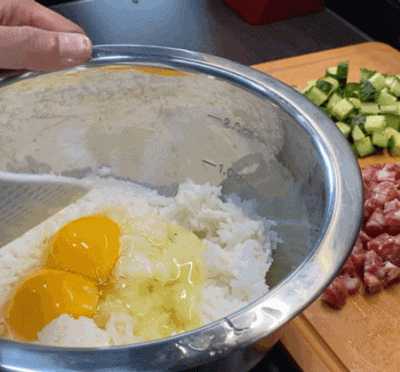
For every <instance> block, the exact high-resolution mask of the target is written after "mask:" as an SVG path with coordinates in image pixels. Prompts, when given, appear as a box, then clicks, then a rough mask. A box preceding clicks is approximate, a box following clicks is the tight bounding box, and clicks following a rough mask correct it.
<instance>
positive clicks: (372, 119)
mask: <svg viewBox="0 0 400 372" xmlns="http://www.w3.org/2000/svg"><path fill="white" fill-rule="evenodd" d="M385 128H386V119H385V116H383V115H370V116H367V118H366V119H365V124H364V130H365V132H367V133H368V134H371V133H373V132H376V131H380V130H383V129H385Z"/></svg>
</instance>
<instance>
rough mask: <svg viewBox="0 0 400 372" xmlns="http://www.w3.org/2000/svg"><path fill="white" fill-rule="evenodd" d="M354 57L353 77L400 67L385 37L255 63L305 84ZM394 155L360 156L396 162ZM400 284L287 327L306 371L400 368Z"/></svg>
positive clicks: (288, 340) (311, 311)
mask: <svg viewBox="0 0 400 372" xmlns="http://www.w3.org/2000/svg"><path fill="white" fill-rule="evenodd" d="M344 60H347V61H349V63H350V80H358V79H359V69H360V67H366V68H369V69H376V70H379V71H381V72H385V73H392V74H399V73H400V53H399V52H398V51H397V50H395V49H393V48H391V47H389V46H388V45H385V44H382V43H376V42H371V43H363V44H358V45H353V46H348V47H344V48H339V49H333V50H328V51H324V52H319V53H313V54H308V55H303V56H299V57H293V58H289V59H284V60H278V61H273V62H268V63H264V64H260V65H256V66H254V67H255V68H257V69H259V70H262V71H264V72H266V73H268V74H270V75H272V76H274V77H276V78H278V79H280V80H282V81H284V82H285V83H287V84H289V85H294V86H297V87H304V85H305V83H306V82H307V81H308V80H313V79H317V78H319V77H321V76H322V75H323V74H324V73H325V69H326V68H327V67H329V66H334V65H335V64H337V63H338V62H341V61H344ZM395 161H397V159H394V158H391V157H390V156H388V155H379V156H372V157H369V158H366V159H362V160H361V161H360V165H361V166H365V165H368V164H372V163H381V162H395ZM399 323H400V285H398V286H394V287H392V288H389V289H388V290H386V291H383V292H382V293H379V294H377V295H373V296H364V295H361V294H359V295H356V296H352V297H350V298H349V299H348V303H347V304H346V306H345V307H344V308H343V309H342V310H341V311H336V310H332V309H330V308H328V307H327V306H325V305H324V304H323V303H322V302H321V301H320V300H317V301H316V302H314V303H313V304H312V305H311V306H310V307H309V308H307V309H306V310H305V311H304V312H303V313H302V314H301V315H300V316H298V317H297V318H296V319H294V320H293V321H292V322H291V323H290V324H289V325H288V326H287V328H286V332H285V334H284V336H283V338H282V341H283V343H284V344H285V346H286V348H287V349H288V350H289V352H290V353H291V354H292V355H293V357H294V358H295V359H296V361H297V363H298V364H299V366H300V367H301V368H303V370H304V371H306V372H309V371H310V372H314V371H315V372H325V371H354V372H386V371H388V372H396V371H400V324H399Z"/></svg>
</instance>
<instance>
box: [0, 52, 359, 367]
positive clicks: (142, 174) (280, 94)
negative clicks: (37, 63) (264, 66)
mask: <svg viewBox="0 0 400 372" xmlns="http://www.w3.org/2000/svg"><path fill="white" fill-rule="evenodd" d="M150 66H153V67H150ZM154 67H156V68H154ZM158 68H168V69H169V70H163V69H158ZM1 85H2V88H1V89H0V149H1V154H2V156H1V158H0V169H1V170H7V171H14V172H15V171H16V172H33V173H48V172H55V173H59V174H63V175H70V176H76V177H81V176H84V175H85V174H87V173H91V172H93V171H95V170H97V169H103V170H104V169H105V168H104V167H106V168H107V169H108V170H110V171H111V173H112V174H113V175H114V176H115V177H121V178H124V179H130V180H132V181H135V182H138V183H141V184H144V185H147V186H150V187H152V188H156V189H158V190H159V191H160V192H162V193H165V194H171V193H174V191H175V190H176V186H177V184H178V183H179V182H182V181H184V180H186V179H187V178H191V179H192V180H194V181H196V182H211V183H213V184H216V185H221V186H222V190H223V193H224V195H227V194H231V193H235V194H238V195H239V196H240V197H241V198H243V199H252V200H255V201H256V203H257V211H258V214H259V215H261V216H265V217H267V218H269V219H272V220H275V221H276V222H277V225H276V231H277V232H278V233H279V234H280V236H281V238H282V243H280V244H279V249H278V250H277V251H276V253H275V256H274V259H275V262H274V264H273V266H272V269H271V271H270V272H269V273H268V275H267V281H268V283H269V284H270V285H271V287H272V290H271V291H270V292H269V293H267V294H266V295H265V296H263V297H262V298H260V299H258V300H257V301H255V302H254V303H252V304H249V305H248V306H247V307H246V308H244V309H242V310H240V311H239V312H237V313H235V314H232V315H231V316H229V317H227V318H225V319H222V320H220V321H217V322H214V323H212V324H211V325H207V326H205V327H203V328H201V329H199V330H195V331H193V332H190V333H187V334H184V335H179V336H176V337H172V338H169V339H166V340H160V341H157V342H151V343H146V344H142V345H132V346H123V347H113V348H106V349H87V350H83V349H80V350H77V349H58V348H46V347H41V346H33V345H26V344H20V343H14V342H9V341H5V340H3V341H1V342H0V360H1V365H2V366H3V367H6V366H19V367H21V368H32V365H34V366H35V368H37V369H38V370H46V369H51V368H52V367H55V366H57V367H58V368H64V367H65V368H77V369H82V370H88V369H91V368H100V367H101V368H104V369H107V368H111V367H120V368H121V370H124V369H125V368H128V366H129V367H130V368H132V369H133V370H159V369H161V368H164V369H166V368H171V369H180V368H186V367H188V366H191V365H196V364H200V363H204V362H205V361H209V360H212V359H214V358H218V357H221V356H222V355H225V354H226V353H228V352H229V351H230V350H232V349H234V348H237V347H241V346H244V345H248V344H251V343H252V342H254V341H256V340H257V339H259V338H260V337H263V336H266V335H268V334H270V333H272V332H273V331H275V330H277V329H279V328H280V327H281V326H282V325H283V324H284V323H285V322H287V321H288V320H289V319H290V318H292V317H293V316H295V315H296V314H297V313H298V312H299V311H301V310H302V309H303V308H304V307H305V306H306V305H307V304H309V303H310V302H311V301H312V300H313V299H315V298H316V296H318V294H319V293H320V292H321V290H322V289H323V288H324V287H325V286H326V285H327V283H328V282H329V281H330V280H331V278H332V277H333V275H334V274H335V273H336V271H337V270H338V268H339V267H340V265H341V264H342V262H343V260H344V259H345V257H346V255H347V254H348V252H349V249H350V248H351V246H352V243H353V240H354V238H355V236H356V234H357V231H358V228H359V222H360V218H361V198H362V188H361V181H360V175H359V170H358V166H357V164H356V161H355V160H354V157H353V156H352V154H351V151H350V149H349V147H348V145H347V144H346V142H345V140H343V138H342V137H341V135H340V134H339V133H338V131H337V130H336V129H335V128H334V126H333V125H332V123H331V122H330V121H329V120H328V119H327V118H326V117H325V116H324V115H323V114H322V113H321V112H320V111H319V110H318V109H316V108H315V107H314V106H313V105H312V104H311V103H310V102H308V101H307V100H306V99H305V98H303V97H302V96H301V95H299V94H298V93H296V92H295V91H294V90H293V89H291V88H289V87H287V86H286V85H284V84H282V83H280V82H278V81H276V80H275V79H273V78H271V77H269V76H267V75H264V74H262V73H260V72H257V71H255V70H252V69H250V68H247V67H244V66H240V65H238V64H235V63H232V62H229V61H226V60H223V59H220V58H217V57H211V56H207V55H203V54H199V53H193V52H188V51H183V50H174V49H166V48H158V47H145V46H99V47H96V49H95V53H94V58H93V60H92V61H91V62H90V63H89V64H88V65H86V66H82V67H79V68H76V69H73V70H69V71H64V72H57V73H51V74H25V75H23V76H19V77H17V78H15V77H14V78H6V79H3V81H2V83H1ZM249 270H251V268H249Z"/></svg>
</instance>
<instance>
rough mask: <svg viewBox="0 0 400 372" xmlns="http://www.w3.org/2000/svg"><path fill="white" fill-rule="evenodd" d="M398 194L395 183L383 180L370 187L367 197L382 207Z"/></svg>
mask: <svg viewBox="0 0 400 372" xmlns="http://www.w3.org/2000/svg"><path fill="white" fill-rule="evenodd" d="M398 194H399V192H398V190H397V186H396V184H395V183H393V182H388V181H384V182H380V183H377V184H376V185H374V186H373V187H372V188H371V195H370V197H369V199H371V200H372V201H373V202H374V203H375V204H376V205H377V206H379V207H381V208H383V206H384V205H385V203H387V202H389V201H391V200H393V199H396V198H397V196H398Z"/></svg>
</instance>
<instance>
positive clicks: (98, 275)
mask: <svg viewBox="0 0 400 372" xmlns="http://www.w3.org/2000/svg"><path fill="white" fill-rule="evenodd" d="M119 241H120V228H119V226H118V225H117V224H116V223H115V222H114V221H113V220H111V219H110V218H108V217H106V216H101V215H95V216H88V217H82V218H79V219H77V220H75V221H72V222H70V223H68V224H67V225H65V226H64V227H63V228H62V229H61V230H59V231H58V232H57V234H56V235H55V236H54V238H53V240H52V243H51V247H50V252H49V256H48V260H47V266H48V267H50V268H54V269H58V270H64V271H69V272H73V273H77V274H81V275H84V276H87V277H89V278H92V279H94V280H96V281H97V282H98V283H100V284H101V283H105V282H107V280H108V279H109V277H110V275H111V273H112V270H113V268H114V265H115V263H116V261H117V259H118V257H119V250H120V242H119Z"/></svg>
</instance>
